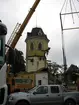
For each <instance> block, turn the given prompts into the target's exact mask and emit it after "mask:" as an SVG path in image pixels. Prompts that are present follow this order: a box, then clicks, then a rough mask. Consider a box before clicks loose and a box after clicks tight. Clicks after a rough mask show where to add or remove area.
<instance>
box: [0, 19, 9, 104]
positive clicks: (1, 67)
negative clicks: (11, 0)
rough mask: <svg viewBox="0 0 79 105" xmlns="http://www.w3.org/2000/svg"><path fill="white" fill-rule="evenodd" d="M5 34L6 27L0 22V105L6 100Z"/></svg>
mask: <svg viewBox="0 0 79 105" xmlns="http://www.w3.org/2000/svg"><path fill="white" fill-rule="evenodd" d="M6 34H7V27H6V26H5V25H4V24H3V23H2V21H1V20H0V105H5V103H6V100H7V91H8V90H7V84H6V70H7V65H6V63H5V35H6Z"/></svg>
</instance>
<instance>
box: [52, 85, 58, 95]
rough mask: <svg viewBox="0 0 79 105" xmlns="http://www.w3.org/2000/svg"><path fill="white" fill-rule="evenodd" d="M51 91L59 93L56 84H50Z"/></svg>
mask: <svg viewBox="0 0 79 105" xmlns="http://www.w3.org/2000/svg"><path fill="white" fill-rule="evenodd" d="M51 93H59V88H58V86H51Z"/></svg>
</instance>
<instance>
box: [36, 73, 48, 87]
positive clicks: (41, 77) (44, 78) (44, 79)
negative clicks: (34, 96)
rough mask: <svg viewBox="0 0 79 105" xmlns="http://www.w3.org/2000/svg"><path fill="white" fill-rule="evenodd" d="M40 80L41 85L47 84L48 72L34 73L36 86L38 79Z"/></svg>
mask: <svg viewBox="0 0 79 105" xmlns="http://www.w3.org/2000/svg"><path fill="white" fill-rule="evenodd" d="M39 80H41V81H42V84H41V85H47V84H48V73H37V74H36V86H38V81H39Z"/></svg>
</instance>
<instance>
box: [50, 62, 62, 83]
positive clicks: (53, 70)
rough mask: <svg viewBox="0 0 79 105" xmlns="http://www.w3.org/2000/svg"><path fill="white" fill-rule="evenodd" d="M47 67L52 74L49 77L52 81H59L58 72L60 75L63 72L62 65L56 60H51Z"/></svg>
mask: <svg viewBox="0 0 79 105" xmlns="http://www.w3.org/2000/svg"><path fill="white" fill-rule="evenodd" d="M48 69H49V72H50V73H51V74H52V76H51V77H52V78H51V79H52V80H53V81H54V83H57V82H60V81H59V74H61V75H62V72H63V71H62V66H61V65H59V64H57V63H56V62H53V63H49V64H48ZM51 74H50V75H51Z"/></svg>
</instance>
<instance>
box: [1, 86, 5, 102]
mask: <svg viewBox="0 0 79 105" xmlns="http://www.w3.org/2000/svg"><path fill="white" fill-rule="evenodd" d="M4 94H5V89H4V88H1V89H0V104H2V103H3V101H4Z"/></svg>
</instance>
